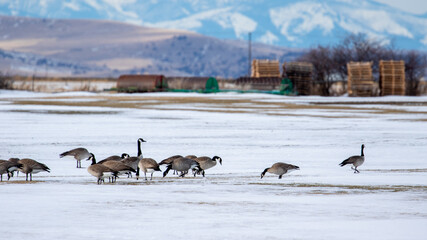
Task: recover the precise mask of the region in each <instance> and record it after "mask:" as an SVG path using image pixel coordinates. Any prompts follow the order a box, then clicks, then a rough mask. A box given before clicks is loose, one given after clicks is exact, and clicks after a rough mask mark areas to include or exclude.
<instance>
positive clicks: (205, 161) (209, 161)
mask: <svg viewBox="0 0 427 240" xmlns="http://www.w3.org/2000/svg"><path fill="white" fill-rule="evenodd" d="M194 161H196V162H198V163H199V165H200V168H201V169H202V172H201V173H202V175H203V177H204V176H205V170H207V169H209V168H211V167H215V166H216V162H217V161H218V162H219V164H221V165H222V158H220V157H218V156H214V157H212V158H210V157H205V156H203V157H198V158H196V159H194ZM196 173H198V172H196V171H193V174H194V176H196Z"/></svg>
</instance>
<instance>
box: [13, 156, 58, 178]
mask: <svg viewBox="0 0 427 240" xmlns="http://www.w3.org/2000/svg"><path fill="white" fill-rule="evenodd" d="M18 163H20V164H22V165H23V166H22V167H21V168H19V171H21V172H23V173H25V181H28V174H30V181H33V173H39V172H41V171H46V172H50V169H49V168H48V167H47V166H46V165H44V164H43V163H40V162H37V161H36V160H33V159H29V158H24V159H21V160H19V161H18Z"/></svg>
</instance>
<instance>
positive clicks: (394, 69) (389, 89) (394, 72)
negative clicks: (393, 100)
mask: <svg viewBox="0 0 427 240" xmlns="http://www.w3.org/2000/svg"><path fill="white" fill-rule="evenodd" d="M380 87H381V95H405V90H406V89H405V88H406V86H405V62H404V61H393V60H390V61H385V60H381V61H380Z"/></svg>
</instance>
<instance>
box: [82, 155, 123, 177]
mask: <svg viewBox="0 0 427 240" xmlns="http://www.w3.org/2000/svg"><path fill="white" fill-rule="evenodd" d="M89 160H92V165H90V166H89V167H88V168H87V171H88V172H89V173H90V174H91V175H92V176H94V177H96V178H97V179H98V181H97V183H98V184H101V182H104V178H105V177H117V174H118V171H114V170H113V169H111V168H109V167H107V166H105V165H103V164H97V163H96V159H95V155H93V154H92V153H91V154H90V157H89V159H87V161H89Z"/></svg>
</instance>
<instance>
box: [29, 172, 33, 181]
mask: <svg viewBox="0 0 427 240" xmlns="http://www.w3.org/2000/svg"><path fill="white" fill-rule="evenodd" d="M30 181H33V173H32V172H30Z"/></svg>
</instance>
